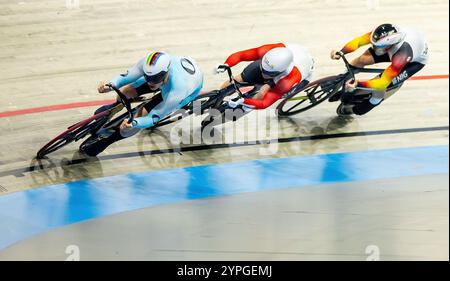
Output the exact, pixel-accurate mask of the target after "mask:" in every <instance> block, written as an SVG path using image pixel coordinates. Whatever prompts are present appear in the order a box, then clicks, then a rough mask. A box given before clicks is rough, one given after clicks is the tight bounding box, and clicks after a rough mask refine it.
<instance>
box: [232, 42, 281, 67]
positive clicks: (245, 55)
mask: <svg viewBox="0 0 450 281" xmlns="http://www.w3.org/2000/svg"><path fill="white" fill-rule="evenodd" d="M277 47H286V46H285V45H284V44H283V43H278V44H268V45H263V46H260V47H258V48H253V49H248V50H244V51H240V52H237V53H234V54H232V55H230V56H229V57H228V58H227V60H226V61H225V64H228V65H229V66H230V67H233V66H235V65H236V64H238V63H240V62H241V61H255V60H259V59H262V57H263V56H264V55H265V54H266V53H267V52H268V51H270V50H272V49H274V48H277Z"/></svg>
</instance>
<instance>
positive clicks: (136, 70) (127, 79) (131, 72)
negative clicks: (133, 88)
mask: <svg viewBox="0 0 450 281" xmlns="http://www.w3.org/2000/svg"><path fill="white" fill-rule="evenodd" d="M144 63H145V58H142V59H140V60H139V61H138V62H137V63H136V64H135V65H134V66H133V67H132V68H130V69H128V70H127V72H126V73H124V74H120V75H117V76H116V77H114V78H113V79H111V81H110V83H112V84H113V85H114V86H116V87H117V88H121V87H122V86H125V85H128V84H130V83H133V82H135V81H136V80H138V79H139V78H141V77H142V76H143V75H144V72H143V70H142V67H143V65H144Z"/></svg>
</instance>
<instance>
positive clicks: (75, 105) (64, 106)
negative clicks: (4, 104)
mask: <svg viewBox="0 0 450 281" xmlns="http://www.w3.org/2000/svg"><path fill="white" fill-rule="evenodd" d="M448 78H449V75H448V74H444V75H423V76H413V77H411V78H410V80H432V79H448ZM112 102H114V100H97V101H87V102H76V103H67V104H55V105H49V106H43V107H34V108H26V109H20V110H14V111H4V112H0V118H4V117H11V116H17V115H25V114H32V113H39V112H49V111H57V110H65V109H72V108H80V107H89V106H98V105H103V104H108V103H112Z"/></svg>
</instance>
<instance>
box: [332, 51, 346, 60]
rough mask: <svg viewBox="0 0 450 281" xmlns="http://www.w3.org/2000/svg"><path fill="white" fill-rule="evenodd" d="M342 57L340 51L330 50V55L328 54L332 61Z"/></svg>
mask: <svg viewBox="0 0 450 281" xmlns="http://www.w3.org/2000/svg"><path fill="white" fill-rule="evenodd" d="M342 55H343V54H342V52H341V51H336V50H332V51H331V54H330V57H331V59H332V60H338V59H340V58H341V56H342Z"/></svg>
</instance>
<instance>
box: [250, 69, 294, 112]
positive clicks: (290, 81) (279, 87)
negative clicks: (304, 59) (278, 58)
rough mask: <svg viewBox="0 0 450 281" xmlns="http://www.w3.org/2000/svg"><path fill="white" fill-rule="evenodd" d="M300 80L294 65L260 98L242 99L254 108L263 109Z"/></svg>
mask: <svg viewBox="0 0 450 281" xmlns="http://www.w3.org/2000/svg"><path fill="white" fill-rule="evenodd" d="M301 80H302V75H301V73H300V71H299V70H298V69H297V68H296V67H295V68H294V69H293V71H292V72H291V73H289V75H288V76H286V77H284V78H283V79H281V80H280V81H278V83H277V84H276V85H275V87H273V88H272V89H270V90H269V91H268V92H267V93H266V94H265V95H264V97H263V98H262V99H244V104H246V105H249V106H251V107H253V108H256V109H265V108H268V107H269V106H271V105H272V104H274V103H275V102H276V101H277V100H279V99H280V98H282V97H283V95H284V94H286V93H287V92H289V91H290V90H291V89H292V87H294V86H295V85H296V84H297V83H300V81H301Z"/></svg>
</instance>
